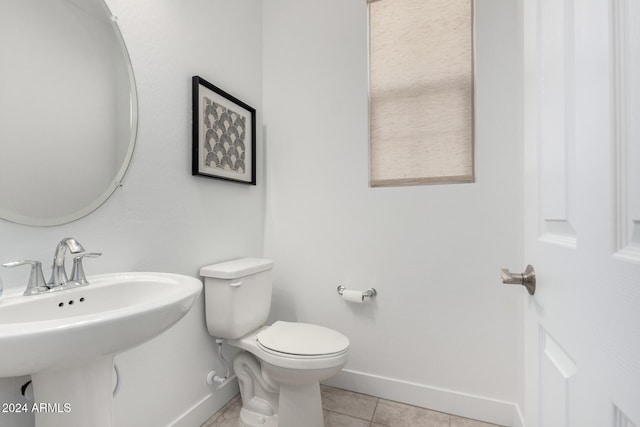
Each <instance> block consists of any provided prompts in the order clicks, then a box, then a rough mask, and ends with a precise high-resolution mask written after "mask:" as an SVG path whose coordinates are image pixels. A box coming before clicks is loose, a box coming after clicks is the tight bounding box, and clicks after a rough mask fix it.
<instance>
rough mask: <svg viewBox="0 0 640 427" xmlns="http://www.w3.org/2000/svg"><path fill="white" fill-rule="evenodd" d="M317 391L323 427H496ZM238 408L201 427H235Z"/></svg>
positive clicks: (229, 406) (333, 391) (367, 398)
mask: <svg viewBox="0 0 640 427" xmlns="http://www.w3.org/2000/svg"><path fill="white" fill-rule="evenodd" d="M320 387H321V392H322V407H323V409H324V425H325V427H499V426H496V425H495V424H487V423H483V422H480V421H475V420H470V419H468V418H461V417H457V416H455V415H449V414H444V413H442V412H435V411H430V410H428V409H423V408H418V407H416V406H410V405H405V404H403V403H397V402H392V401H390V400H384V399H379V398H377V397H373V396H368V395H366V394H361V393H354V392H351V391H347V390H342V389H339V388H333V387H327V386H324V385H323V386H320ZM241 406H242V402H241V401H240V395H238V396H236V397H234V398H233V399H232V400H231V401H230V402H229V403H228V404H227V405H225V406H224V407H223V408H222V409H221V410H220V411H218V412H217V413H216V414H214V415H213V416H212V417H211V418H210V419H209V420H207V421H206V422H205V423H204V424H202V426H201V427H237V426H238V425H239V424H238V419H239V417H240V408H241ZM300 427H304V426H300Z"/></svg>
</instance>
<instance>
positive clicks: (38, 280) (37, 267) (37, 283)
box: [2, 260, 49, 295]
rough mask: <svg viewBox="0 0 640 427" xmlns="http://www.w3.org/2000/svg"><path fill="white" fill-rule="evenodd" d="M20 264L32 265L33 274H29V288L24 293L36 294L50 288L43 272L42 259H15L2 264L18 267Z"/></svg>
mask: <svg viewBox="0 0 640 427" xmlns="http://www.w3.org/2000/svg"><path fill="white" fill-rule="evenodd" d="M20 265H30V266H31V274H30V275H29V282H28V283H27V289H26V290H25V291H24V293H23V295H36V294H39V293H40V292H42V291H46V290H47V289H49V287H48V286H47V284H46V282H45V281H44V275H43V274H42V263H41V262H40V261H32V260H25V261H13V262H7V263H4V264H2V266H3V267H10V268H13V267H18V266H20Z"/></svg>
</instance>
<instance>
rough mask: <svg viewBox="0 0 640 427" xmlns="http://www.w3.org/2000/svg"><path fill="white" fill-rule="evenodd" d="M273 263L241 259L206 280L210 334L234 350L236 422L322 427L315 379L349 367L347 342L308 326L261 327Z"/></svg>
mask: <svg viewBox="0 0 640 427" xmlns="http://www.w3.org/2000/svg"><path fill="white" fill-rule="evenodd" d="M272 268H273V261H271V260H267V259H257V258H243V259H237V260H233V261H228V262H223V263H219V264H213V265H209V266H207V267H203V268H202V269H201V270H200V275H201V276H203V277H204V289H205V310H206V318H207V328H208V330H209V333H210V334H211V335H213V336H215V337H218V338H225V339H227V340H228V343H229V344H230V345H232V346H235V347H238V348H241V349H243V350H245V351H243V352H241V353H239V354H238V355H237V356H236V357H235V359H234V361H233V368H234V371H235V373H236V375H237V377H238V381H239V383H240V394H241V396H242V410H241V411H240V424H241V425H243V426H248V427H258V426H260V427H263V426H266V427H275V426H280V427H301V426H304V427H323V425H324V423H323V418H322V402H321V399H320V384H319V382H320V381H322V380H324V379H327V378H329V377H331V376H333V375H335V374H336V373H338V372H339V371H340V369H342V367H343V366H344V365H345V363H346V362H347V355H348V352H349V339H348V338H347V337H345V336H344V335H342V334H341V333H339V332H336V331H334V330H332V329H329V328H325V327H323V326H318V325H311V324H308V323H295V322H281V321H277V322H275V323H274V324H273V325H271V326H264V322H265V321H266V320H267V317H268V316H269V310H270V307H271V289H272V271H271V270H272Z"/></svg>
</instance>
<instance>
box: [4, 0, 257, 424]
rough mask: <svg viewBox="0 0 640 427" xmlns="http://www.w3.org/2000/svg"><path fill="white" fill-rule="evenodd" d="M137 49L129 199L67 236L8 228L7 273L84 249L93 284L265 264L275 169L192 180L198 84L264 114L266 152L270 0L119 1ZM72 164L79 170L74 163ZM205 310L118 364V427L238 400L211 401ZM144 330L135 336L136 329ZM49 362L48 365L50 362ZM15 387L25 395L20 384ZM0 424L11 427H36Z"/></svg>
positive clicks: (9, 276) (120, 196)
mask: <svg viewBox="0 0 640 427" xmlns="http://www.w3.org/2000/svg"><path fill="white" fill-rule="evenodd" d="M107 3H108V5H109V6H110V7H111V10H112V12H113V13H114V15H117V16H118V21H119V25H120V28H121V31H122V33H123V36H124V39H125V40H126V42H127V45H128V48H129V53H130V55H131V59H132V63H133V68H134V72H135V75H136V81H137V84H138V96H139V118H140V121H139V128H138V130H139V133H138V142H137V146H136V150H135V153H134V156H133V162H132V164H131V167H130V170H129V172H128V174H127V175H126V177H125V180H124V187H123V188H121V189H118V190H117V191H116V193H115V194H114V196H113V197H111V198H110V199H109V200H108V201H107V202H106V203H105V204H104V205H103V206H102V207H100V208H99V209H98V210H97V211H96V212H94V213H92V214H91V215H89V216H87V217H85V218H83V219H81V220H79V221H76V222H73V223H71V224H67V225H64V226H58V227H49V228H36V227H27V226H21V225H17V224H13V223H9V222H7V221H4V220H0V242H1V244H0V262H6V261H11V260H19V259H39V260H42V261H43V264H44V265H45V275H47V274H48V263H49V262H50V259H51V258H52V256H53V250H54V248H55V245H56V243H57V242H58V241H59V240H60V239H61V238H63V237H65V236H73V237H76V238H77V239H78V240H79V241H80V242H81V243H82V244H83V245H84V246H85V248H87V250H90V251H101V252H103V256H102V257H101V258H99V259H92V260H89V261H88V262H87V263H86V265H85V269H86V270H87V272H88V274H97V273H106V272H116V271H145V270H151V271H168V272H175V273H182V274H187V275H192V276H197V275H198V270H199V268H200V267H201V266H203V265H206V264H208V263H211V262H216V261H221V260H226V259H230V258H234V257H239V256H260V255H261V253H262V246H263V244H262V238H263V212H264V188H265V184H264V179H263V177H264V168H263V164H262V163H260V164H259V165H258V186H256V187H253V186H247V185H242V184H235V183H229V182H224V181H219V180H212V179H206V178H201V177H192V176H191V164H190V162H191V76H192V75H195V74H199V75H200V76H202V77H204V78H205V79H207V80H209V81H210V82H211V83H213V84H215V85H218V86H219V87H221V88H223V89H224V90H226V91H228V92H230V93H232V94H233V95H235V96H236V97H238V98H239V99H241V100H243V101H245V102H246V103H248V104H250V105H252V106H253V107H255V108H257V110H258V116H257V123H258V147H259V148H258V153H257V154H258V158H259V159H263V158H264V157H263V153H262V149H261V148H260V147H262V144H261V140H262V131H261V128H262V126H261V124H262V115H261V112H262V105H261V104H262V71H261V64H262V46H261V43H260V38H261V31H262V14H261V7H262V6H261V2H260V1H259V0H236V1H232V2H230V1H224V0H184V1H180V2H175V1H170V0H153V1H152V0H138V1H136V2H130V1H127V0H108V1H107ZM72 160H73V159H69V161H70V162H71V161H72ZM0 275H2V278H3V280H4V284H5V287H12V286H23V285H24V284H25V283H26V279H27V276H28V271H26V270H22V271H19V270H15V271H14V270H6V269H2V271H0ZM202 305H203V301H202V299H200V300H199V301H198V302H197V306H196V308H195V309H194V310H193V311H192V312H191V313H190V314H189V315H187V317H186V318H185V319H184V320H182V321H181V322H180V323H179V324H178V325H176V326H175V327H174V328H172V329H171V330H169V331H168V332H167V333H165V334H163V335H161V336H160V337H158V338H157V339H154V340H153V341H151V342H149V343H147V344H144V345H142V346H140V347H138V348H136V349H133V350H131V351H128V352H126V353H124V354H122V355H120V356H118V357H117V358H116V363H117V364H118V366H119V369H120V372H121V376H122V383H121V389H120V394H119V395H118V396H117V398H116V399H115V404H114V406H115V425H118V426H119V427H124V426H136V427H138V426H153V427H156V426H161V425H168V424H170V423H171V422H173V421H175V420H176V419H177V418H179V417H180V416H181V415H182V414H183V413H185V412H187V411H188V410H189V409H191V407H192V406H194V405H196V404H197V403H199V402H201V401H202V405H200V406H199V407H198V408H196V410H195V411H194V412H193V413H192V415H191V418H189V419H185V420H183V423H182V424H181V425H191V426H193V425H199V424H200V422H202V421H203V420H204V418H201V419H199V418H198V417H199V416H204V417H205V418H206V416H208V415H210V414H211V413H213V412H214V410H215V409H217V408H218V407H219V406H220V405H222V404H224V403H225V402H226V401H227V400H228V398H229V397H230V396H231V394H232V393H233V392H234V391H233V390H228V391H225V392H215V393H213V394H212V395H210V393H211V392H212V391H213V389H212V388H211V387H210V386H208V385H207V384H206V382H205V377H206V374H207V372H208V371H209V370H210V369H212V368H217V369H220V368H221V366H220V364H219V363H218V361H217V355H216V353H215V349H214V344H213V341H212V339H211V338H210V337H209V336H208V334H207V332H206V328H205V324H204V314H203V307H202ZM132 326H135V325H132ZM42 357H46V355H42ZM23 380H24V379H22V378H20V379H16V380H13V379H0V401H7V402H11V401H15V399H17V396H16V395H15V394H16V392H17V391H16V387H17V386H19V385H20V384H22V382H24V381H23ZM14 383H15V384H14ZM32 423H33V421H32V418H31V417H18V416H10V415H7V414H2V413H0V425H3V426H4V425H6V426H11V427H14V426H15V427H22V426H29V425H32Z"/></svg>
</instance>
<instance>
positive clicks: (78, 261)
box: [71, 252, 102, 285]
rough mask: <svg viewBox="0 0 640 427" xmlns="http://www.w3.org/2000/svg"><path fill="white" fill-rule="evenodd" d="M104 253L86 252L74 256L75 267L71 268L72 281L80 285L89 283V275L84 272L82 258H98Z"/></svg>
mask: <svg viewBox="0 0 640 427" xmlns="http://www.w3.org/2000/svg"><path fill="white" fill-rule="evenodd" d="M100 255H102V252H85V253H83V254H80V255H78V256H75V257H73V268H72V269H71V281H72V282H75V283H77V284H79V285H88V284H89V282H87V277H86V276H85V274H84V268H83V267H82V260H83V259H84V258H85V257H88V258H97V257H99V256H100Z"/></svg>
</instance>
